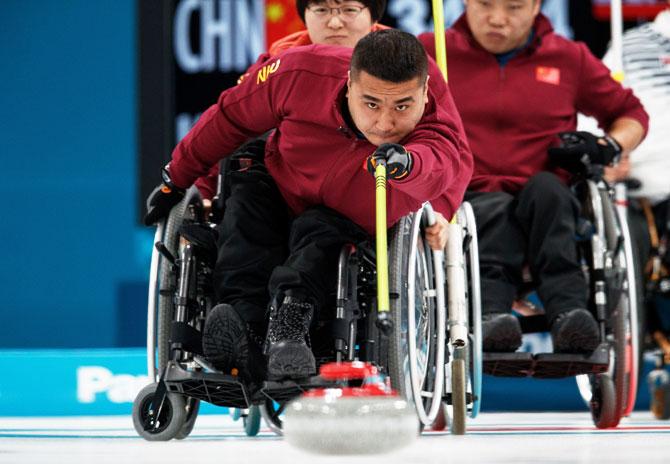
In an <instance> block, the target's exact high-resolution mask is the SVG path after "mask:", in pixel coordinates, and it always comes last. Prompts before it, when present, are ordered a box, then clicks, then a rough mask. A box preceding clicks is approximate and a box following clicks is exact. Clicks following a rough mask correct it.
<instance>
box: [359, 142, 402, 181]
mask: <svg viewBox="0 0 670 464" xmlns="http://www.w3.org/2000/svg"><path fill="white" fill-rule="evenodd" d="M381 160H384V161H385V162H386V177H387V178H388V179H391V180H401V179H404V178H405V177H407V176H408V175H409V173H410V172H412V154H411V153H410V152H408V151H407V150H405V147H403V146H402V145H398V144H397V143H382V144H381V145H379V146H378V147H377V149H376V150H375V152H374V153H373V154H371V155H370V156H368V159H367V162H366V167H367V170H368V172H369V173H370V174H372V175H373V176H374V175H375V169H376V168H377V164H378V163H379V161H381Z"/></svg>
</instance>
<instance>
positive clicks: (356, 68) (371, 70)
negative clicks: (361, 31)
mask: <svg viewBox="0 0 670 464" xmlns="http://www.w3.org/2000/svg"><path fill="white" fill-rule="evenodd" d="M361 71H365V72H366V73H368V74H370V75H371V76H373V77H376V78H377V79H381V80H383V81H388V82H394V83H400V82H407V81H410V80H412V79H414V78H416V77H419V78H420V80H421V81H422V82H425V80H426V75H427V74H428V58H427V57H426V51H425V50H424V48H423V45H421V42H419V40H418V39H417V38H416V37H414V36H413V35H412V34H408V33H407V32H402V31H399V30H397V29H384V30H381V31H377V32H371V33H369V34H368V35H366V36H365V37H363V38H362V39H361V40H359V41H358V43H357V44H356V47H354V52H353V54H352V55H351V79H352V80H355V79H356V78H357V77H358V74H359V73H360V72H361Z"/></svg>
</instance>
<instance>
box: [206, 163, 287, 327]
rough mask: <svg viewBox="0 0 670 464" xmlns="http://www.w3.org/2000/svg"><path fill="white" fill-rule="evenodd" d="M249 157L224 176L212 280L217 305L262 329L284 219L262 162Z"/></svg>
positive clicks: (282, 252) (283, 252)
mask: <svg viewBox="0 0 670 464" xmlns="http://www.w3.org/2000/svg"><path fill="white" fill-rule="evenodd" d="M252 155H253V154H252ZM252 158H254V159H253V162H252V164H251V166H246V167H245V168H244V169H243V170H241V171H230V172H228V173H227V174H226V176H227V178H226V185H227V189H228V195H227V199H226V202H225V205H226V206H225V213H224V216H223V219H222V221H221V223H220V224H219V226H218V229H219V244H218V246H219V253H218V258H217V263H216V268H215V270H214V282H215V291H216V297H217V300H218V301H219V302H220V303H228V304H231V305H233V306H234V307H235V308H236V309H237V310H238V312H239V313H240V314H241V316H242V317H244V318H245V320H246V321H247V322H251V323H256V324H261V327H264V325H265V313H266V308H267V305H268V303H269V301H270V295H269V294H268V281H269V280H270V275H271V273H272V270H273V269H274V268H275V267H276V266H278V265H280V264H281V263H283V262H284V260H285V259H286V256H287V255H288V247H287V243H288V231H289V224H290V215H289V212H288V207H287V206H286V203H285V202H284V199H283V197H282V195H281V193H280V192H279V190H278V188H277V186H276V184H275V181H274V179H273V178H272V176H270V174H269V173H268V172H267V170H266V169H265V166H264V165H263V163H262V159H258V157H253V156H252ZM261 330H264V329H261Z"/></svg>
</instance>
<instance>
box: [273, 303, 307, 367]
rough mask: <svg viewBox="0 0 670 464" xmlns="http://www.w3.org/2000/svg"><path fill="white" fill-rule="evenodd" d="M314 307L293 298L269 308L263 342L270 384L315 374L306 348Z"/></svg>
mask: <svg viewBox="0 0 670 464" xmlns="http://www.w3.org/2000/svg"><path fill="white" fill-rule="evenodd" d="M313 315H314V305H313V304H312V303H309V302H307V301H305V300H303V299H300V298H296V297H293V296H286V297H284V299H283V301H282V303H281V305H278V304H277V303H276V302H273V304H272V305H271V306H270V322H269V326H268V337H267V341H266V352H267V355H268V378H269V379H271V380H283V379H304V378H307V377H309V376H311V375H314V374H316V361H315V360H314V354H313V353H312V350H311V348H310V347H309V346H308V345H307V338H308V336H309V327H310V324H311V322H312V316H313Z"/></svg>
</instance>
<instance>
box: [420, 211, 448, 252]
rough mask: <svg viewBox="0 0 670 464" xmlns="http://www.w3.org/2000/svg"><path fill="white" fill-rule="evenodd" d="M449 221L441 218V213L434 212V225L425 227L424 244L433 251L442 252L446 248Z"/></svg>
mask: <svg viewBox="0 0 670 464" xmlns="http://www.w3.org/2000/svg"><path fill="white" fill-rule="evenodd" d="M448 226H449V221H447V219H446V218H445V217H444V216H442V214H441V213H438V212H437V211H435V224H433V225H432V226H430V227H426V229H425V236H426V242H428V245H429V246H430V248H432V249H433V250H437V251H440V250H444V248H445V247H446V246H447V238H449V234H448V233H449V230H448Z"/></svg>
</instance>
